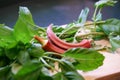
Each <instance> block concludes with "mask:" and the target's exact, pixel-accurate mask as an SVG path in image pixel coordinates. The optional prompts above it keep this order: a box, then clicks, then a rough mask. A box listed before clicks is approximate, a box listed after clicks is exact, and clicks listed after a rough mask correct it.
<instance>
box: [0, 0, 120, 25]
mask: <svg viewBox="0 0 120 80" xmlns="http://www.w3.org/2000/svg"><path fill="white" fill-rule="evenodd" d="M96 1H98V0H0V24H6V25H7V26H9V27H13V26H14V25H15V23H16V21H17V18H18V10H19V6H25V7H28V9H29V10H30V11H31V13H32V16H33V19H34V22H35V23H36V24H37V25H39V26H42V27H46V26H48V25H49V24H50V23H54V24H55V25H62V24H67V23H70V22H73V21H74V20H77V18H78V16H79V14H80V12H81V10H82V9H84V8H85V7H88V8H89V9H90V13H89V17H88V20H91V17H92V15H93V11H94V3H95V2H96ZM118 1H119V0H118ZM102 13H103V19H107V18H118V19H120V1H119V2H118V3H117V4H116V5H115V6H114V7H105V8H104V9H103V11H102Z"/></svg>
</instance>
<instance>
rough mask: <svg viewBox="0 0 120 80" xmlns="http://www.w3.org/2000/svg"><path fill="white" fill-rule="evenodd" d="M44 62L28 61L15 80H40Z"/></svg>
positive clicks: (15, 76)
mask: <svg viewBox="0 0 120 80" xmlns="http://www.w3.org/2000/svg"><path fill="white" fill-rule="evenodd" d="M41 67H42V64H40V63H37V62H28V63H27V64H25V65H23V66H22V68H21V69H20V70H19V71H18V72H17V74H15V75H14V78H15V80H38V78H39V75H40V74H39V73H40V69H41Z"/></svg>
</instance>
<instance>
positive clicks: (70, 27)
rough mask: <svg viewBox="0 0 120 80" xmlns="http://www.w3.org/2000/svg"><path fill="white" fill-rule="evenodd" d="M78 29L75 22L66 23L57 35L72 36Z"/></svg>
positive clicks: (63, 37) (61, 36) (62, 37)
mask: <svg viewBox="0 0 120 80" xmlns="http://www.w3.org/2000/svg"><path fill="white" fill-rule="evenodd" d="M78 29H79V27H78V26H76V25H75V24H72V23H71V24H68V25H67V26H66V27H65V29H64V30H63V31H62V32H61V33H60V35H59V36H58V37H60V38H61V39H65V38H70V37H74V35H75V33H76V32H77V30H78Z"/></svg>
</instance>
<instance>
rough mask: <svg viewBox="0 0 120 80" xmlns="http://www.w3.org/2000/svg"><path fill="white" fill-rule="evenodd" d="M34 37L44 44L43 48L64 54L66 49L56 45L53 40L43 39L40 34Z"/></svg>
mask: <svg viewBox="0 0 120 80" xmlns="http://www.w3.org/2000/svg"><path fill="white" fill-rule="evenodd" d="M34 38H35V39H36V40H38V41H39V42H40V43H41V44H42V48H43V49H44V50H46V51H51V52H56V53H60V54H63V53H64V52H65V51H66V50H64V49H61V48H59V47H57V46H55V45H54V44H53V43H52V42H51V41H49V40H48V41H45V40H44V39H42V38H41V37H39V36H34Z"/></svg>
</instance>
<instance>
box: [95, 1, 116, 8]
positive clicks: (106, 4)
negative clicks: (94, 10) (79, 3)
mask: <svg viewBox="0 0 120 80" xmlns="http://www.w3.org/2000/svg"><path fill="white" fill-rule="evenodd" d="M115 3H117V1H115V0H99V1H98V2H96V3H95V6H98V7H99V8H103V7H104V6H114V4H115Z"/></svg>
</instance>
